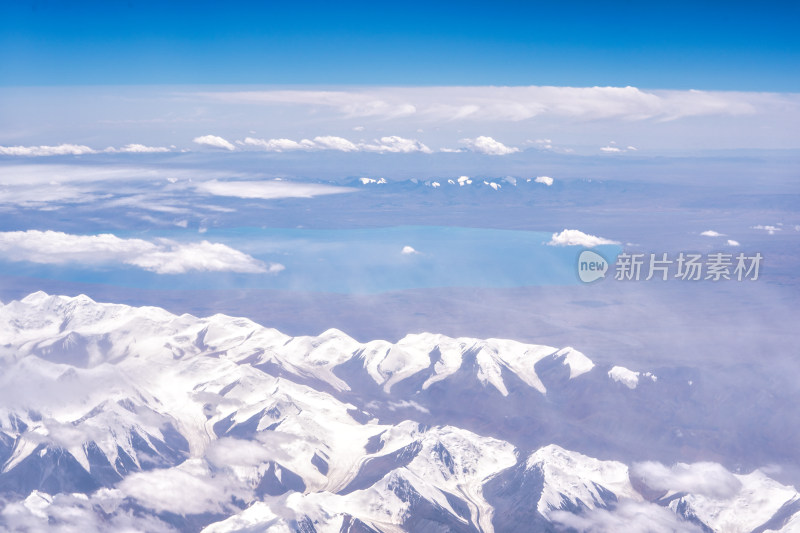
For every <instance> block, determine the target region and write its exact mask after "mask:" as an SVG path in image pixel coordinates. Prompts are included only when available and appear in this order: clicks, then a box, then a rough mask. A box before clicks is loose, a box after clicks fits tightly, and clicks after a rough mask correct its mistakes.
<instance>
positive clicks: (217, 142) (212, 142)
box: [192, 135, 236, 150]
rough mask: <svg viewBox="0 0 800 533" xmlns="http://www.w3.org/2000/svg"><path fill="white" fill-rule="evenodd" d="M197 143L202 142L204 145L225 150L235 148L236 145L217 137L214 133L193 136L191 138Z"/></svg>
mask: <svg viewBox="0 0 800 533" xmlns="http://www.w3.org/2000/svg"><path fill="white" fill-rule="evenodd" d="M192 140H193V141H194V142H195V143H197V144H202V145H204V146H210V147H212V148H223V149H225V150H236V147H235V146H234V145H232V144H231V143H229V142H228V141H226V140H225V139H223V138H222V137H218V136H216V135H203V136H202V137H195V138H194V139H192Z"/></svg>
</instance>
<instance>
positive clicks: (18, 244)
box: [0, 230, 283, 274]
mask: <svg viewBox="0 0 800 533" xmlns="http://www.w3.org/2000/svg"><path fill="white" fill-rule="evenodd" d="M0 252H2V253H3V255H4V256H5V257H6V258H7V260H13V261H30V262H32V263H39V264H56V265H59V264H70V263H71V264H79V265H89V266H97V265H107V264H115V263H116V264H125V265H130V266H134V267H138V268H141V269H143V270H148V271H150V272H155V273H157V274H183V273H186V272H190V271H198V272H241V273H265V272H272V273H276V272H280V271H281V270H283V266H282V265H280V264H277V263H273V264H269V265H265V264H264V263H262V262H261V261H259V260H257V259H255V258H253V257H251V256H249V255H247V254H245V253H243V252H240V251H239V250H235V249H233V248H231V247H229V246H227V245H225V244H221V243H212V242H208V241H201V242H191V243H180V242H176V241H172V240H168V239H158V240H156V241H146V240H143V239H123V238H120V237H117V236H116V235H113V234H99V235H72V234H68V233H63V232H59V231H39V230H28V231H8V232H0Z"/></svg>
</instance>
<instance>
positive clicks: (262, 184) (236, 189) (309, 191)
mask: <svg viewBox="0 0 800 533" xmlns="http://www.w3.org/2000/svg"><path fill="white" fill-rule="evenodd" d="M195 188H196V189H197V190H198V191H200V192H202V193H206V194H211V195H214V196H233V197H236V198H260V199H263V200H272V199H276V198H313V197H314V196H322V195H326V194H343V193H348V192H353V191H355V190H357V189H353V188H350V187H338V186H334V185H325V184H320V183H297V182H290V181H282V180H280V181H277V180H276V181H217V180H212V181H205V182H202V183H198V184H197V185H195Z"/></svg>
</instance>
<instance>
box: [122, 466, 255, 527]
mask: <svg viewBox="0 0 800 533" xmlns="http://www.w3.org/2000/svg"><path fill="white" fill-rule="evenodd" d="M117 488H118V489H119V490H120V491H121V492H122V493H124V494H125V495H126V496H128V497H131V498H134V499H135V500H137V501H138V502H139V503H141V504H142V505H143V506H145V507H147V508H149V509H153V510H155V511H168V512H171V513H176V514H181V515H187V514H201V513H212V512H223V511H225V510H226V506H227V505H228V503H227V502H230V501H231V497H232V496H235V495H243V494H244V495H246V492H245V491H244V490H243V489H242V488H241V487H238V486H237V485H235V484H233V483H232V481H231V480H229V479H226V478H223V477H221V476H216V477H214V476H212V475H210V473H209V472H208V471H206V470H205V469H202V468H199V467H196V466H195V465H187V464H186V463H184V464H183V465H181V466H180V467H176V468H166V469H161V470H151V471H149V472H137V473H135V474H131V475H129V476H128V477H126V478H125V479H123V480H122V481H121V482H120V483H119V485H117Z"/></svg>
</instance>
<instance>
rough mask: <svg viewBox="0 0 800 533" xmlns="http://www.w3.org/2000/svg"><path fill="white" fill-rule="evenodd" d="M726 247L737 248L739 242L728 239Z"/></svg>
mask: <svg viewBox="0 0 800 533" xmlns="http://www.w3.org/2000/svg"><path fill="white" fill-rule="evenodd" d="M726 244H727V245H728V246H739V241H734V240H733V239H728V242H727V243H726Z"/></svg>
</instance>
